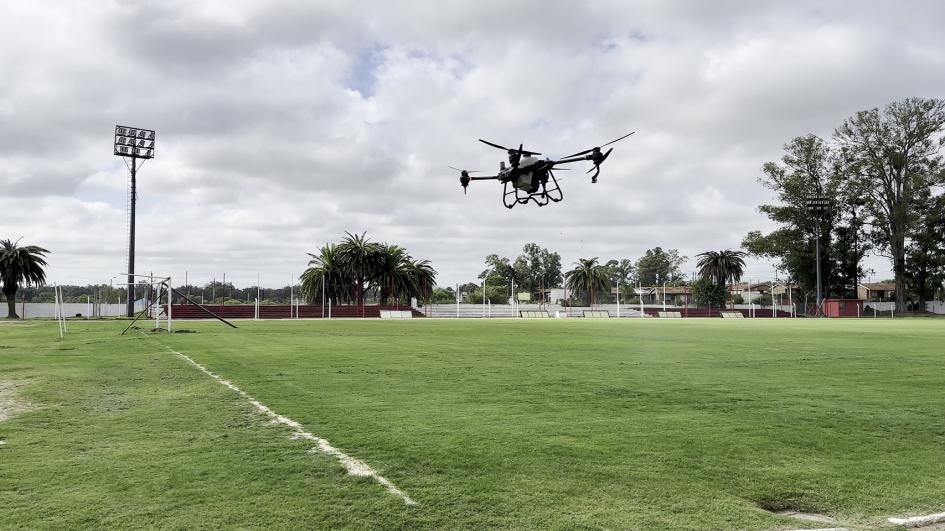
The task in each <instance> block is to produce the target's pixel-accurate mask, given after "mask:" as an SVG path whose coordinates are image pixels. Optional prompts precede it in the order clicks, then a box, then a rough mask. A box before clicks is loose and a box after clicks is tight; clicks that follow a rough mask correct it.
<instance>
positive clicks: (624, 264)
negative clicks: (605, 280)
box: [604, 258, 636, 294]
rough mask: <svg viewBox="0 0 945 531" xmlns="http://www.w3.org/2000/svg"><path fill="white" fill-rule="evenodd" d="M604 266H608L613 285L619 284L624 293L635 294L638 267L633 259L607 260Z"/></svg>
mask: <svg viewBox="0 0 945 531" xmlns="http://www.w3.org/2000/svg"><path fill="white" fill-rule="evenodd" d="M604 267H606V268H607V272H608V276H609V277H610V284H611V286H619V287H620V290H621V291H623V292H624V293H630V294H633V292H634V291H633V290H634V288H633V285H634V283H635V282H636V268H635V267H634V266H633V260H630V259H629V258H622V259H620V260H607V263H606V264H604Z"/></svg>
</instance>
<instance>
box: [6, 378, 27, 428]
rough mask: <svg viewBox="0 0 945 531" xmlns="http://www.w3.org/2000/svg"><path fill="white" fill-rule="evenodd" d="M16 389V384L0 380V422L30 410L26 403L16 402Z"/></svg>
mask: <svg viewBox="0 0 945 531" xmlns="http://www.w3.org/2000/svg"><path fill="white" fill-rule="evenodd" d="M16 388H17V384H16V382H11V381H8V380H0V422H3V421H5V420H7V419H8V418H10V417H12V416H13V415H16V414H17V413H22V412H24V411H29V410H30V409H31V408H30V406H29V404H27V403H26V402H20V401H17V400H16Z"/></svg>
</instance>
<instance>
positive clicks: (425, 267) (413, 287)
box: [405, 256, 436, 303]
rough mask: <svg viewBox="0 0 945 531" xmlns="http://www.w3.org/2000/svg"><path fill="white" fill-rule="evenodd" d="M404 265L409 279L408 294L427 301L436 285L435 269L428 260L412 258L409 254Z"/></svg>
mask: <svg viewBox="0 0 945 531" xmlns="http://www.w3.org/2000/svg"><path fill="white" fill-rule="evenodd" d="M405 267H406V269H407V275H408V278H409V281H410V291H409V293H408V295H409V296H411V297H416V298H417V299H419V300H422V301H425V302H427V303H429V301H430V297H431V295H432V293H433V287H434V286H435V285H436V269H433V266H432V265H431V264H430V261H429V260H414V259H413V258H411V257H409V256H408V257H407V263H406V266H405Z"/></svg>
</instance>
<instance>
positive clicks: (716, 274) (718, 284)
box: [565, 248, 745, 307]
mask: <svg viewBox="0 0 945 531" xmlns="http://www.w3.org/2000/svg"><path fill="white" fill-rule="evenodd" d="M657 249H659V248H657ZM677 254H678V253H677ZM744 256H745V253H744V252H742V251H733V250H730V249H727V250H724V251H707V252H705V253H702V254H700V255H699V261H698V266H699V277H700V278H699V280H696V281H695V282H693V283H692V284H691V287H692V293H693V299H694V302H695V304H697V305H700V306H716V307H719V306H722V305H723V304H724V303H725V298H726V294H727V293H730V291H731V290H729V289H727V288H726V286H727V285H728V284H730V283H731V284H734V283H735V282H738V281H739V280H740V279H741V277H742V274H743V273H744V270H745V260H744ZM684 259H685V258H683V259H682V260H684ZM682 260H680V262H681V261H682ZM574 265H575V267H574V269H572V270H571V271H568V272H567V273H566V274H565V285H566V286H567V287H568V289H569V290H571V291H573V292H575V293H579V294H583V295H584V296H585V297H586V299H585V300H586V301H587V303H588V304H589V305H594V304H596V303H597V302H599V301H598V297H599V295H600V294H603V293H609V292H610V291H611V286H612V285H614V283H615V280H614V277H615V270H614V268H613V266H612V264H611V262H608V263H607V264H601V263H599V262H598V260H597V257H594V258H580V259H578V261H577V262H575V263H574ZM676 267H677V268H678V265H677V266H676ZM667 283H669V280H667ZM674 283H675V284H679V283H682V278H681V277H679V278H677V279H676V280H675V282H674ZM625 285H626V284H625ZM648 285H649V286H653V285H660V283H659V282H653V283H651V284H648ZM627 289H628V290H632V289H633V284H632V282H631V283H630V284H629V285H627ZM731 302H734V301H731Z"/></svg>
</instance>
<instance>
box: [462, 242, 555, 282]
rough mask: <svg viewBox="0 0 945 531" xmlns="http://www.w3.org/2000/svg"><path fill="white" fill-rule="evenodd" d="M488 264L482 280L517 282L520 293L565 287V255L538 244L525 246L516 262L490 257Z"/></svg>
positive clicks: (487, 260) (481, 274)
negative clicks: (563, 268)
mask: <svg viewBox="0 0 945 531" xmlns="http://www.w3.org/2000/svg"><path fill="white" fill-rule="evenodd" d="M485 262H486V269H484V270H483V271H482V273H480V274H479V278H480V279H486V278H494V277H500V278H502V279H503V280H504V281H505V282H506V283H507V284H510V285H511V284H512V283H513V282H514V283H515V291H516V292H528V293H535V292H537V291H538V288H539V287H541V286H543V287H544V288H545V289H548V288H553V287H558V286H560V285H561V279H562V277H561V255H559V254H558V253H556V252H552V251H550V250H548V249H546V248H544V247H541V246H540V245H538V244H536V243H527V244H525V246H524V247H522V254H520V255H518V257H517V258H515V260H514V261H512V260H509V259H508V258H505V257H501V256H499V255H497V254H490V255H489V256H487V257H486V260H485Z"/></svg>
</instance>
